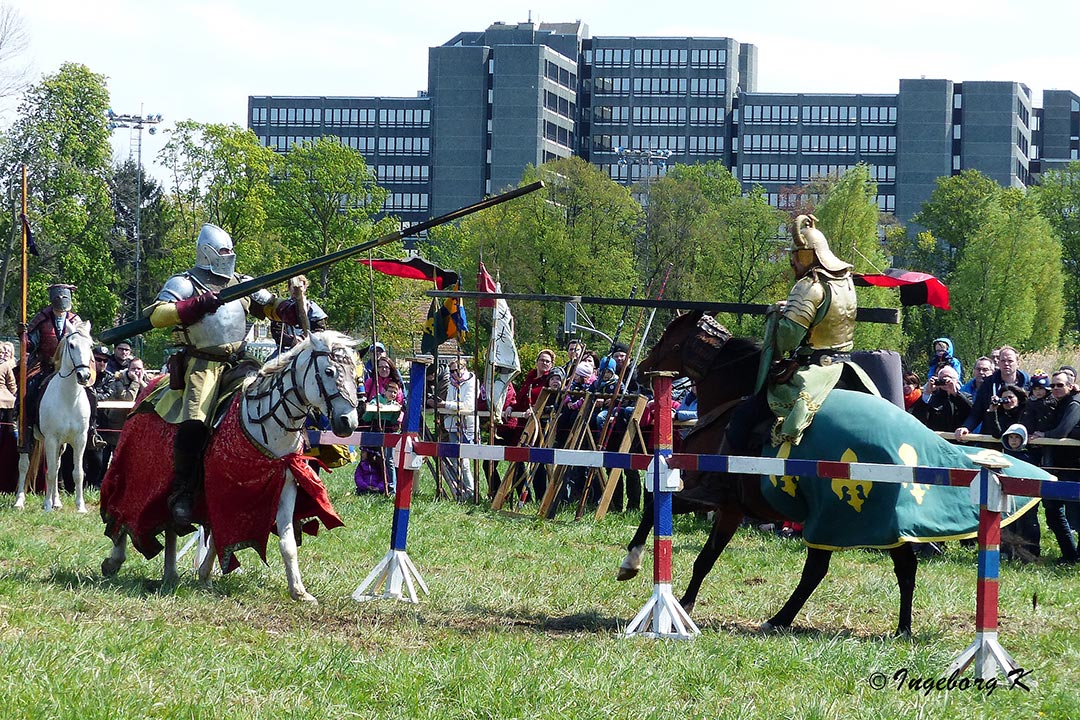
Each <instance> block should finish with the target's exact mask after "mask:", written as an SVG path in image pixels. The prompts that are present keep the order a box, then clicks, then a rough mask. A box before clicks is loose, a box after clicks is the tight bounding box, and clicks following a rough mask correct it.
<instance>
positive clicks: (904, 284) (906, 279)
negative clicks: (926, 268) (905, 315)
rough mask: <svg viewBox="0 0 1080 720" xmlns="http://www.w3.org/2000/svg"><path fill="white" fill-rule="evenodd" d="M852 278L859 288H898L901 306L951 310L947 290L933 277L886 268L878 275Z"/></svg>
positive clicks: (857, 274)
mask: <svg viewBox="0 0 1080 720" xmlns="http://www.w3.org/2000/svg"><path fill="white" fill-rule="evenodd" d="M854 278H855V284H856V285H858V286H861V287H869V286H874V287H896V288H900V302H901V304H903V305H931V306H933V307H936V308H940V309H941V310H950V309H951V308H950V307H949V288H947V287H945V285H944V284H943V283H942V282H941V281H940V280H938V279H937V278H936V277H934V276H933V275H928V274H926V273H920V272H912V271H910V270H901V269H900V268H888V269H887V270H886V271H885V272H883V273H882V274H880V275H862V274H860V273H855V274H854Z"/></svg>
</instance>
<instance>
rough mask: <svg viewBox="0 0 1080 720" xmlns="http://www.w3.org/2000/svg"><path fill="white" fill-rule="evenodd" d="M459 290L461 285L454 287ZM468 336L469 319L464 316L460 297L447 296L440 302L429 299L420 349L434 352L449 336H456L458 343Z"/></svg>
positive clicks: (428, 352) (463, 307)
mask: <svg viewBox="0 0 1080 720" xmlns="http://www.w3.org/2000/svg"><path fill="white" fill-rule="evenodd" d="M454 289H455V290H460V289H461V285H460V284H458V285H456V286H455V287H454ZM468 337H469V321H468V318H466V317H465V306H464V305H463V304H462V302H461V298H456V297H448V298H446V299H445V300H443V301H442V303H440V302H439V301H438V300H437V299H436V300H432V301H431V307H430V308H428V315H427V321H426V322H425V323H424V334H423V337H422V338H421V340H420V351H421V352H423V353H427V354H434V353H435V348H437V347H438V346H439V345H442V344H443V343H444V342H446V341H447V340H449V339H451V338H457V341H458V343H459V344H463V343H464V342H465V341H466V340H467V339H468Z"/></svg>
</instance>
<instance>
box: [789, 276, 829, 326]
mask: <svg viewBox="0 0 1080 720" xmlns="http://www.w3.org/2000/svg"><path fill="white" fill-rule="evenodd" d="M824 301H825V287H824V286H823V285H822V284H821V283H820V282H819V281H818V280H817V278H815V277H814V273H812V272H811V273H809V274H807V275H804V276H803V277H801V278H799V281H798V282H796V283H795V286H794V287H793V288H791V293H790V294H789V295H788V298H787V304H786V305H785V306H784V312H783V315H782V316H783V317H785V318H787V319H788V320H791V321H792V322H794V323H797V324H798V325H800V326H802V327H804V328H807V329H809V328H810V326H811V325H813V324H814V317H815V316H816V315H817V312H818V308H820V307H821V303H823V302H824Z"/></svg>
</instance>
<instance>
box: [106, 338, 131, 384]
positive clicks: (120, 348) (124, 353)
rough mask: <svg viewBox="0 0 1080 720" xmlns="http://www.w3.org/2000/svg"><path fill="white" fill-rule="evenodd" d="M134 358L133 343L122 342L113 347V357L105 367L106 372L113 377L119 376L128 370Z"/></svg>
mask: <svg viewBox="0 0 1080 720" xmlns="http://www.w3.org/2000/svg"><path fill="white" fill-rule="evenodd" d="M132 357H133V355H132V351H131V343H129V342H128V341H127V340H121V341H120V342H118V343H116V345H114V346H113V351H112V357H110V358H109V362H108V364H106V365H105V372H107V373H109V374H110V375H112V376H113V377H117V376H119V375H120V374H121V373H123V372H124V371H125V370H127V369H128V365H129V364H131V358H132Z"/></svg>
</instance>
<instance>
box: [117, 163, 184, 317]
mask: <svg viewBox="0 0 1080 720" xmlns="http://www.w3.org/2000/svg"><path fill="white" fill-rule="evenodd" d="M140 175H141V176H142V177H141V181H142V186H141V188H140ZM110 189H111V192H112V202H113V215H114V217H115V224H114V226H113V232H112V236H111V238H110V253H111V255H112V259H113V263H114V264H115V265H116V267H117V269H118V271H119V273H120V278H119V279H120V283H121V285H120V287H121V292H122V295H123V301H124V303H123V307H122V308H121V312H122V313H123V314H124V315H125V316H126V319H129V320H132V319H135V317H141V312H142V308H143V307H146V306H147V305H149V304H150V302H151V301H152V300H153V298H154V297H155V296H156V295H157V293H158V290H159V289H160V288H159V284H158V283H157V281H156V280H155V279H154V277H153V276H152V275H151V274H150V273H148V272H147V268H148V260H149V259H150V258H155V257H158V258H159V257H160V256H161V253H162V250H163V248H164V247H165V244H166V234H167V233H168V232H169V230H170V228H171V227H172V225H173V221H172V219H171V218H170V216H169V213H168V208H167V203H166V198H165V195H164V193H163V191H162V187H161V184H160V183H158V181H157V180H155V179H154V178H152V177H148V176H147V175H146V171H145V168H143V169H142V171H141V172H140V168H139V164H138V162H137V161H136V160H134V159H131V158H129V159H128V160H126V161H124V162H122V163H120V164H119V165H117V166H116V167H115V169H114V172H113V177H112V183H111V188H110ZM136 230H138V233H137V234H138V236H139V249H138V252H139V258H138V260H139V281H140V282H139V292H138V300H139V305H141V306H142V307H140V308H138V311H137V312H134V311H135V308H134V305H135V299H136V293H135V260H136V258H135V254H136ZM133 312H134V314H133Z"/></svg>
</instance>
